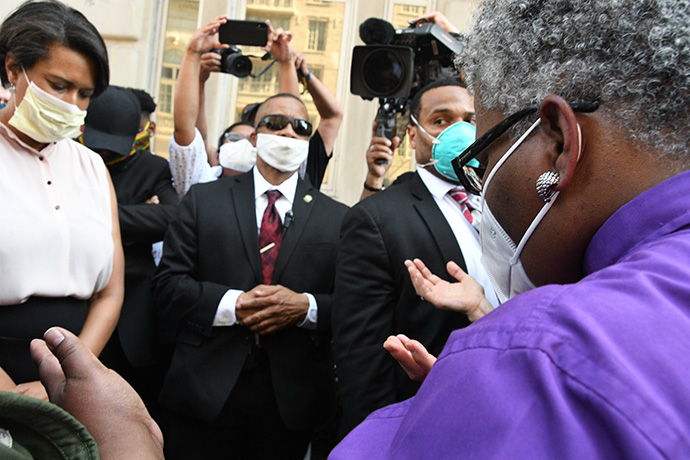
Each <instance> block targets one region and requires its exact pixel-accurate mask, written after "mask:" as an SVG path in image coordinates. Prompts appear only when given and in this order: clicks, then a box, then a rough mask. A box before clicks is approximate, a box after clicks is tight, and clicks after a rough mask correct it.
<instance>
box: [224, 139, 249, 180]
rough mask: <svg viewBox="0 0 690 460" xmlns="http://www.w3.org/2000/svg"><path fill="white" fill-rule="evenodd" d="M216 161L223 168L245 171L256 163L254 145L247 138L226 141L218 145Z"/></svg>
mask: <svg viewBox="0 0 690 460" xmlns="http://www.w3.org/2000/svg"><path fill="white" fill-rule="evenodd" d="M218 161H219V162H220V165H221V166H222V167H224V168H228V169H233V170H235V171H240V172H247V171H249V170H250V169H252V168H253V167H254V165H255V164H256V147H254V146H253V145H252V143H251V142H249V141H248V140H247V139H240V140H239V141H235V142H226V143H225V144H223V145H221V146H220V151H219V152H218Z"/></svg>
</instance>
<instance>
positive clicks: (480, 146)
mask: <svg viewBox="0 0 690 460" xmlns="http://www.w3.org/2000/svg"><path fill="white" fill-rule="evenodd" d="M570 107H571V108H572V109H573V111H574V112H583V113H591V112H594V111H595V110H596V109H597V108H598V107H599V102H597V101H573V102H571V103H570ZM537 111H539V104H532V105H528V106H527V107H525V108H524V109H521V110H519V111H517V112H515V113H514V114H512V115H510V116H508V117H507V118H505V119H503V120H502V121H500V122H499V123H498V124H497V125H495V126H494V127H493V128H491V129H490V130H488V131H487V132H485V133H484V134H483V135H482V136H481V137H480V138H479V139H477V140H476V141H474V142H473V143H472V145H470V146H469V147H467V148H466V149H465V150H464V151H463V152H462V153H461V154H460V155H459V156H458V157H456V158H455V159H453V160H452V162H451V163H452V165H453V169H454V170H455V174H457V176H458V179H460V183H461V184H462V186H463V187H465V190H467V191H468V192H469V193H472V194H474V195H480V194H481V193H482V185H483V177H484V173H485V172H486V166H484V165H481V164H479V162H478V161H476V160H475V159H476V157H477V155H479V153H480V152H481V151H482V150H484V149H485V148H487V147H488V146H489V144H491V143H492V142H493V141H495V140H496V139H498V138H499V137H501V136H502V135H503V134H504V133H505V132H506V131H508V130H509V129H510V128H511V127H512V126H513V125H515V124H516V123H517V122H518V121H520V120H522V119H523V118H525V117H526V116H528V115H531V114H533V113H536V112H537ZM472 160H475V161H472ZM470 162H472V163H473V164H474V165H475V166H470V165H469V163H470Z"/></svg>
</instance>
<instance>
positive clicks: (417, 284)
mask: <svg viewBox="0 0 690 460" xmlns="http://www.w3.org/2000/svg"><path fill="white" fill-rule="evenodd" d="M405 266H406V267H407V271H408V272H409V273H410V279H411V280H412V284H413V285H414V288H415V291H416V292H417V295H418V296H420V297H421V298H422V299H424V300H426V301H427V302H429V303H431V304H433V305H434V306H435V307H436V308H440V309H443V310H453V311H457V312H460V313H464V314H465V315H467V318H468V319H469V320H470V321H476V320H478V319H479V318H481V317H482V316H484V315H486V314H487V313H489V312H491V311H492V310H493V309H494V307H493V305H491V304H490V303H489V301H488V300H487V299H486V297H485V296H484V288H483V287H482V286H481V285H480V284H479V283H477V281H476V280H475V279H474V278H472V277H471V276H470V275H468V274H467V273H465V272H464V271H463V270H462V268H460V267H459V266H458V264H456V263H455V262H452V261H451V262H448V264H447V265H446V270H448V274H449V275H450V276H452V277H453V278H455V279H456V280H458V282H457V283H449V282H448V281H445V280H443V279H441V278H439V277H438V276H436V275H434V274H433V273H431V271H430V270H429V269H428V268H427V267H426V265H424V262H422V261H421V260H419V259H415V260H414V261H411V260H406V261H405Z"/></svg>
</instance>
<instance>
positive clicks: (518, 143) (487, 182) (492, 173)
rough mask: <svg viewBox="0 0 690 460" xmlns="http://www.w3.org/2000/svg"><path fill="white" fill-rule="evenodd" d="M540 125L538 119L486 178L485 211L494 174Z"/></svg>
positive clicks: (484, 186)
mask: <svg viewBox="0 0 690 460" xmlns="http://www.w3.org/2000/svg"><path fill="white" fill-rule="evenodd" d="M539 123H541V119H540V118H538V119H537V121H535V122H534V123H532V126H530V127H529V129H528V130H527V131H525V133H524V134H523V135H522V136H520V138H519V139H518V140H517V141H515V143H514V144H513V146H512V147H510V148H509V149H508V151H507V152H506V153H504V154H503V156H502V157H501V159H500V160H498V162H497V163H496V165H495V166H494V167H493V169H492V170H491V172H490V173H489V176H488V177H487V178H486V180H485V181H484V185H483V186H482V193H481V197H482V202H481V206H482V209H484V200H485V197H486V190H487V189H488V188H489V183H490V182H491V179H493V177H494V174H496V171H498V170H499V169H500V168H501V166H503V163H505V162H506V160H507V159H508V158H509V157H510V156H511V155H512V154H513V152H514V151H515V150H517V148H518V147H520V144H522V142H523V141H524V140H525V139H526V138H527V136H529V135H530V133H531V132H532V131H534V130H535V129H536V127H537V126H539Z"/></svg>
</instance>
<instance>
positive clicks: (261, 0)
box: [247, 0, 292, 8]
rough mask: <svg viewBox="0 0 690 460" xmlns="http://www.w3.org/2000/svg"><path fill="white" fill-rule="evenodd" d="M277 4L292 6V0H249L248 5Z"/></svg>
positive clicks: (281, 6)
mask: <svg viewBox="0 0 690 460" xmlns="http://www.w3.org/2000/svg"><path fill="white" fill-rule="evenodd" d="M255 5H256V6H277V7H280V8H291V7H292V0H247V6H255Z"/></svg>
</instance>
